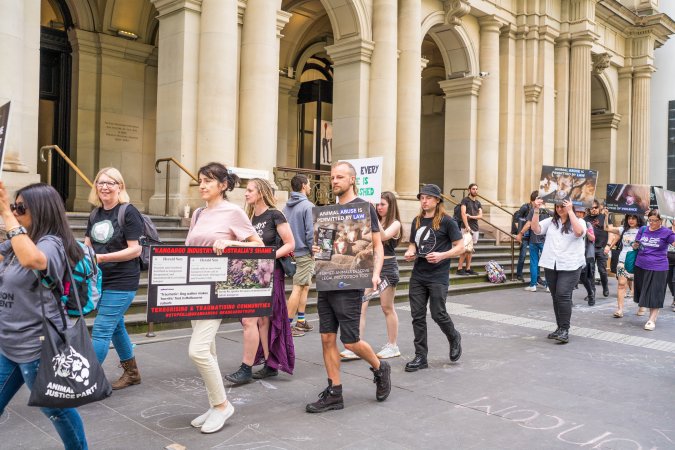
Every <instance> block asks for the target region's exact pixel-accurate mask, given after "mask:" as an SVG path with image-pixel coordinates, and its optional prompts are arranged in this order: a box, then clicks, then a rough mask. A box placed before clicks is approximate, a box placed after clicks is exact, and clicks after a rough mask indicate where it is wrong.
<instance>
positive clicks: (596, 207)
mask: <svg viewBox="0 0 675 450" xmlns="http://www.w3.org/2000/svg"><path fill="white" fill-rule="evenodd" d="M598 208H600V207H599V206H591V209H598Z"/></svg>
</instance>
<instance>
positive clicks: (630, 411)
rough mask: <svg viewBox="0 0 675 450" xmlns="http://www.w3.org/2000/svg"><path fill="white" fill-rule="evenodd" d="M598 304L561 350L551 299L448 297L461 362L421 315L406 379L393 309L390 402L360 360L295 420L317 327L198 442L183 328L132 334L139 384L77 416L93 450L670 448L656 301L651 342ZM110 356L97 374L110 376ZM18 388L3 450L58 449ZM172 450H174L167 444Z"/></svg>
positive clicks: (578, 316) (374, 335)
mask: <svg viewBox="0 0 675 450" xmlns="http://www.w3.org/2000/svg"><path fill="white" fill-rule="evenodd" d="M610 292H611V293H612V295H611V296H610V298H608V299H604V298H602V297H600V298H599V299H598V302H597V304H596V306H595V307H593V308H589V307H588V306H586V304H585V302H583V296H584V295H585V294H584V291H583V288H582V287H581V288H580V289H579V290H577V291H575V296H574V301H575V307H574V310H573V315H572V324H573V326H574V327H573V329H572V332H571V335H570V343H569V344H567V345H560V344H556V343H554V342H553V341H551V340H548V339H546V334H547V333H549V332H550V331H552V330H553V329H555V325H554V318H553V310H552V306H551V298H550V295H549V294H547V293H545V292H537V293H530V292H525V291H523V290H522V289H520V288H516V289H510V290H502V291H499V292H497V293H495V292H492V293H491V292H486V293H479V294H469V295H463V296H456V297H449V300H450V302H449V303H448V309H449V311H450V315H451V316H452V318H453V320H454V321H455V324H456V326H457V328H458V330H460V331H461V333H462V337H463V339H462V345H463V355H462V358H461V359H460V360H459V361H458V362H457V363H450V362H449V359H448V344H447V341H446V340H445V337H444V336H443V335H442V334H441V332H440V330H439V329H438V327H437V326H436V325H435V324H434V323H433V322H432V321H431V319H430V318H429V349H430V353H429V364H430V367H429V369H427V370H421V371H419V372H416V373H406V372H405V371H404V370H403V368H404V365H405V363H406V361H408V360H409V359H411V358H412V357H413V345H412V328H411V325H410V313H409V308H408V306H407V304H397V312H398V314H399V318H400V322H401V324H400V331H399V333H400V334H399V347H400V348H401V352H402V353H403V355H402V357H401V358H394V359H390V360H389V362H390V363H391V364H392V383H393V388H392V392H391V396H390V397H389V399H388V400H387V401H385V402H382V403H378V402H377V401H376V400H375V385H374V384H373V381H372V374H371V372H370V371H369V370H368V366H367V364H366V363H364V362H362V361H352V362H348V363H344V364H343V365H342V372H343V386H344V399H345V409H344V410H342V411H333V412H328V413H324V414H307V413H305V404H306V403H309V402H313V401H314V400H315V399H316V398H317V395H318V394H319V392H321V391H322V390H323V389H324V388H325V386H326V374H325V371H324V369H323V360H322V355H321V344H320V339H319V333H318V321H317V319H316V316H310V320H311V323H313V324H314V325H315V331H312V332H310V333H307V334H306V335H305V336H304V337H301V338H296V340H295V344H296V354H297V359H296V372H295V374H294V375H293V376H288V375H286V374H280V375H279V376H278V377H276V378H271V379H267V380H264V381H257V382H254V383H250V384H248V385H245V386H241V387H236V388H232V387H230V386H229V383H227V382H226V388H227V395H228V398H229V400H230V401H231V402H232V403H233V404H234V406H235V414H234V415H233V416H232V418H231V419H230V420H229V421H228V423H227V424H226V425H225V427H224V428H223V430H221V431H220V432H218V433H215V434H211V435H203V434H201V433H199V431H198V430H196V429H194V428H191V427H190V424H189V422H190V420H191V419H193V418H194V417H196V416H197V415H199V414H201V413H202V412H204V411H205V410H206V409H207V407H208V402H207V399H206V393H205V390H204V387H203V384H202V382H201V379H200V377H199V376H198V373H197V370H196V369H195V367H194V366H193V365H192V363H191V361H190V360H189V358H188V355H187V346H188V341H189V335H190V330H172V331H162V332H160V333H158V337H157V338H156V339H154V340H150V339H148V338H146V337H145V336H141V335H138V336H134V337H133V340H134V342H135V343H137V346H136V356H137V360H138V362H139V367H140V369H141V373H142V376H143V383H142V384H141V385H139V386H133V387H130V388H127V389H124V390H122V391H118V392H115V393H113V395H112V397H110V398H109V399H107V400H106V401H104V402H100V403H97V404H92V405H88V406H85V407H82V408H80V412H81V413H82V416H83V418H84V422H85V426H86V430H87V437H88V440H89V446H90V448H91V449H138V448H143V449H163V448H167V447H168V446H171V445H174V447H170V448H174V449H181V448H183V447H185V448H187V449H210V448H234V449H263V448H268V449H270V448H276V449H319V448H321V449H343V448H349V449H381V448H388V449H403V448H406V449H435V448H438V449H441V448H443V449H447V448H453V449H544V448H545V449H572V448H580V447H581V448H594V449H598V448H603V449H652V448H659V449H665V448H675V425H673V424H674V423H675V406H673V405H675V312H672V311H671V309H670V303H671V299H670V296H668V297H667V299H666V308H664V309H663V310H662V311H661V315H660V316H659V319H658V321H657V327H656V330H655V331H653V332H648V331H645V330H644V329H643V328H642V327H643V325H644V323H645V322H646V320H647V319H646V317H637V316H636V315H635V311H636V309H637V308H636V306H635V305H634V303H632V299H628V300H629V303H628V305H629V309H628V311H627V312H626V315H625V317H624V318H622V319H614V318H612V317H611V315H612V312H613V311H614V307H615V303H616V297H615V292H616V281H615V280H612V284H611V286H610ZM365 339H366V340H367V341H368V342H369V343H370V344H371V345H372V346H373V348H374V349H375V351H377V350H379V347H380V346H381V345H382V344H384V343H385V341H386V339H385V328H384V318H383V315H382V313H381V310H380V309H379V307H377V306H376V307H371V308H370V309H369V311H368V325H367V330H366V335H365ZM217 346H218V355H219V358H220V367H221V370H222V372H223V373H224V374H225V373H228V372H231V371H234V370H235V369H236V368H237V367H238V366H239V364H240V361H241V360H240V358H241V331H240V327H239V325H238V324H227V325H223V326H222V327H221V332H220V334H219V337H218V342H217ZM116 357H117V354H116V353H115V352H114V351H111V353H110V356H109V358H108V361H106V364H105V369H106V372H107V374H108V376H109V378H111V379H113V378H114V379H116V378H117V376H119V374H120V371H121V369H118V368H117V367H116V365H117V361H116ZM27 400H28V392H27V390H26V389H25V388H23V389H22V390H21V391H20V392H19V394H17V395H16V396H15V398H14V399H13V400H12V402H11V403H10V405H9V408H8V409H7V411H6V412H5V414H4V415H3V416H1V417H0V436H2V447H3V448H8V449H10V448H11V449H20V448H21V449H33V448H39V449H58V448H62V447H61V444H60V440H58V437H57V435H56V432H55V431H54V428H53V427H52V425H51V424H50V423H49V421H48V420H47V419H46V418H45V417H44V416H43V415H42V414H41V413H40V412H39V411H38V410H37V409H36V408H29V407H27V406H26V403H27ZM181 446H182V447H181Z"/></svg>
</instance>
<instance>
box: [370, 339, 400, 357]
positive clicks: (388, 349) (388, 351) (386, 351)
mask: <svg viewBox="0 0 675 450" xmlns="http://www.w3.org/2000/svg"><path fill="white" fill-rule="evenodd" d="M376 356H377V357H378V358H380V359H388V358H396V357H397V356H401V352H400V351H399V350H398V345H396V344H389V343H387V344H384V345H383V346H382V350H380V351H379V352H378V353H377V355H376Z"/></svg>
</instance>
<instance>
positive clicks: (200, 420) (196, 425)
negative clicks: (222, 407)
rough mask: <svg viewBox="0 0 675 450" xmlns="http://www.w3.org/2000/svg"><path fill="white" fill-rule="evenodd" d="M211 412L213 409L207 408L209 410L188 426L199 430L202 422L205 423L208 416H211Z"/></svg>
mask: <svg viewBox="0 0 675 450" xmlns="http://www.w3.org/2000/svg"><path fill="white" fill-rule="evenodd" d="M211 411H213V408H209V410H208V411H206V412H205V413H204V414H202V415H201V416H199V417H197V418H196V419H194V420H193V421H192V422H190V425H192V426H193V427H195V428H201V427H202V425H204V422H206V419H208V418H209V414H211Z"/></svg>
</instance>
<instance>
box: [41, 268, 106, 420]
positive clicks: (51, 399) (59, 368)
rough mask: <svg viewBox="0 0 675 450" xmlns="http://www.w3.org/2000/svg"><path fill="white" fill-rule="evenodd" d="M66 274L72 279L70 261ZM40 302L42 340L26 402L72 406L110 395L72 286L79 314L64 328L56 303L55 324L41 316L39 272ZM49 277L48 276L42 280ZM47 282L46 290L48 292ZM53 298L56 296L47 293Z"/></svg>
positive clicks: (61, 309) (43, 311)
mask: <svg viewBox="0 0 675 450" xmlns="http://www.w3.org/2000/svg"><path fill="white" fill-rule="evenodd" d="M66 267H68V276H69V277H70V280H71V282H72V279H73V275H72V272H71V269H70V264H68V263H67V262H66ZM40 278H41V283H40V284H39V286H38V289H39V290H40V306H41V308H42V329H43V333H44V336H43V340H42V349H41V353H40V366H39V368H38V372H37V376H36V377H35V382H34V383H33V388H32V390H31V393H30V398H29V400H28V406H41V407H46V408H75V407H78V406H82V405H86V404H87V403H92V402H96V401H99V400H103V399H105V398H107V397H110V394H112V388H111V386H110V383H109V382H108V380H107V378H106V377H105V373H104V372H103V368H102V367H101V364H100V363H99V362H98V359H97V358H96V353H95V352H94V347H93V345H92V343H91V338H90V337H89V332H88V331H87V327H86V325H85V323H84V316H83V315H82V307H81V305H80V300H79V298H77V297H78V295H77V289H76V290H75V296H76V300H77V301H76V303H77V305H78V308H79V309H80V317H79V318H78V320H77V323H76V324H75V325H74V326H73V327H72V328H68V327H67V324H66V316H65V314H64V312H63V308H62V306H61V305H60V304H59V312H60V313H61V324H62V325H63V327H60V326H58V325H55V324H54V323H52V321H51V320H49V319H48V318H47V317H46V316H45V307H44V302H45V301H49V300H45V298H44V297H45V296H44V291H45V290H46V289H45V287H43V286H42V284H43V283H42V282H44V281H45V280H44V278H43V277H42V276H41V277H40ZM46 281H48V282H49V281H50V280H46ZM51 287H52V286H50V291H49V292H50V294H51ZM49 297H52V298H53V299H54V301H56V302H59V300H58V299H57V298H56V296H54V295H50V296H49Z"/></svg>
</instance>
